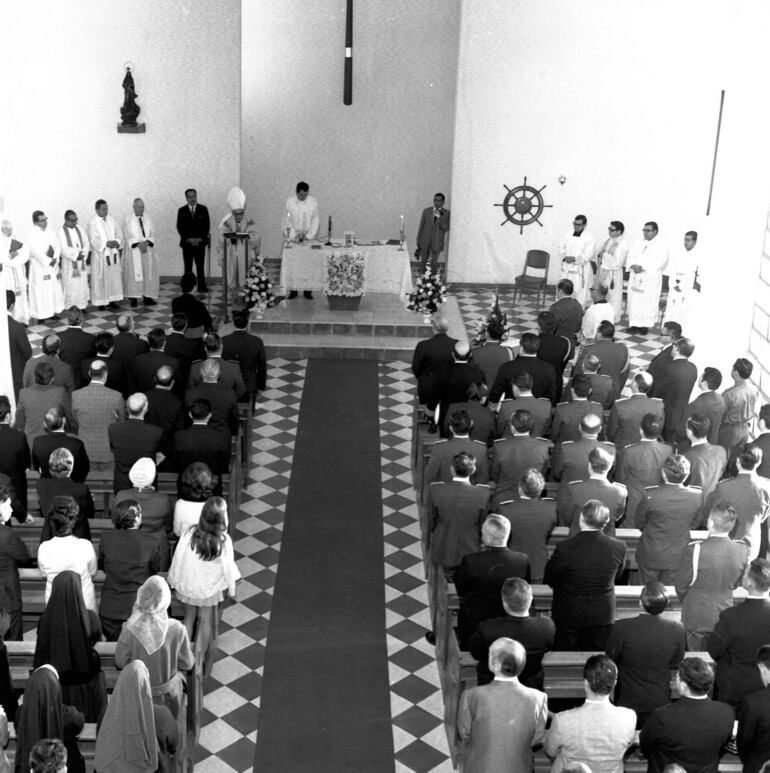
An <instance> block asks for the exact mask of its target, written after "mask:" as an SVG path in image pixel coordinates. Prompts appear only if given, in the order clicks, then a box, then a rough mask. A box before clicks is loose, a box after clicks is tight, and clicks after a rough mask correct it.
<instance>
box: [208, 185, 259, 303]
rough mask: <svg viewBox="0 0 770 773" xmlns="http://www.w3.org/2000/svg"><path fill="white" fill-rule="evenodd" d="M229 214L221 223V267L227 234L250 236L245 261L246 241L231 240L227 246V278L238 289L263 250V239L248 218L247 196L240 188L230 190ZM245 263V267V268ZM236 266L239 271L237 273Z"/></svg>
mask: <svg viewBox="0 0 770 773" xmlns="http://www.w3.org/2000/svg"><path fill="white" fill-rule="evenodd" d="M227 209H228V210H229V211H228V213H227V214H226V215H225V216H224V217H223V218H222V219H221V220H220V221H219V242H218V247H219V265H220V266H221V265H222V261H223V260H224V255H225V234H233V233H235V234H248V235H249V242H248V245H249V246H248V255H246V256H245V259H244V254H243V251H244V246H243V245H244V241H243V240H241V239H233V238H231V239H230V240H229V241H228V244H227V277H228V280H229V283H230V286H231V287H232V288H233V289H236V288H237V287H238V286H239V285H241V284H243V282H244V280H245V278H246V277H245V275H243V272H244V268H245V270H246V271H248V267H249V264H250V263H251V261H252V259H254V258H256V257H257V256H258V255H259V253H260V249H261V244H262V242H261V239H260V237H259V234H258V233H257V229H256V226H255V224H254V221H253V220H251V219H249V218H247V217H246V194H245V193H244V192H243V191H242V190H241V189H240V188H230V192H229V193H228V194H227ZM244 263H245V266H244ZM236 266H237V267H238V271H237V272H236Z"/></svg>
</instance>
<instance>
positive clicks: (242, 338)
mask: <svg viewBox="0 0 770 773" xmlns="http://www.w3.org/2000/svg"><path fill="white" fill-rule="evenodd" d="M233 325H234V327H235V331H234V332H232V333H230V335H226V336H223V337H222V358H223V359H225V360H230V361H231V362H237V363H238V365H239V366H240V369H241V376H242V377H243V383H244V384H245V385H246V395H245V396H244V399H245V400H248V399H251V397H252V395H256V394H257V392H261V391H264V389H265V387H266V386H267V360H266V359H265V345H264V343H262V339H261V338H260V337H259V336H255V335H252V334H251V333H249V331H248V329H247V328H248V325H249V315H248V314H247V313H246V312H245V311H234V312H233Z"/></svg>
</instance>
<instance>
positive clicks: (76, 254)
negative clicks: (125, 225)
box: [59, 224, 91, 309]
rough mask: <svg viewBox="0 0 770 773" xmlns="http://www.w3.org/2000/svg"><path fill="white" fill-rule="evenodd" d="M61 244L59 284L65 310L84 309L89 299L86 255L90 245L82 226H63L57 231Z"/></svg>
mask: <svg viewBox="0 0 770 773" xmlns="http://www.w3.org/2000/svg"><path fill="white" fill-rule="evenodd" d="M59 244H61V283H62V289H63V290H64V305H65V307H66V308H70V307H71V306H77V307H78V308H79V309H86V308H87V307H88V301H89V298H90V292H89V289H88V266H87V265H86V261H87V260H88V253H89V251H90V249H91V245H90V243H89V241H88V234H87V233H86V229H85V227H84V226H80V225H76V226H75V227H74V228H70V227H69V226H68V225H66V224H65V225H63V226H62V227H61V228H60V229H59Z"/></svg>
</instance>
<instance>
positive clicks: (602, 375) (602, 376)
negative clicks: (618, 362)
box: [594, 373, 612, 379]
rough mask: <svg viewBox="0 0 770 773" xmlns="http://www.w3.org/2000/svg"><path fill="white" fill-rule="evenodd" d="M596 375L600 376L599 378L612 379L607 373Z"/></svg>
mask: <svg viewBox="0 0 770 773" xmlns="http://www.w3.org/2000/svg"><path fill="white" fill-rule="evenodd" d="M594 375H596V376H599V378H609V379H611V378H612V376H608V375H607V374H606V373H595V374H594Z"/></svg>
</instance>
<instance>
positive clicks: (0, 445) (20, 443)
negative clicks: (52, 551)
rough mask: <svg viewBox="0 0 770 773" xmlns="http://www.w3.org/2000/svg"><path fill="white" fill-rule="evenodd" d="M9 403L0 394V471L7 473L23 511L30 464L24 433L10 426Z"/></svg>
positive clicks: (25, 508)
mask: <svg viewBox="0 0 770 773" xmlns="http://www.w3.org/2000/svg"><path fill="white" fill-rule="evenodd" d="M10 421H11V403H10V400H9V399H8V398H7V397H6V396H5V395H0V473H2V474H3V475H7V476H8V479H9V481H10V484H11V486H12V488H13V494H14V498H15V499H17V500H18V501H19V502H20V504H21V506H22V507H23V508H24V512H25V513H26V511H27V470H28V469H29V467H30V466H31V464H32V461H31V459H30V454H29V444H28V443H27V437H26V435H25V434H24V433H23V432H22V431H21V430H18V429H12V428H11V424H10Z"/></svg>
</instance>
